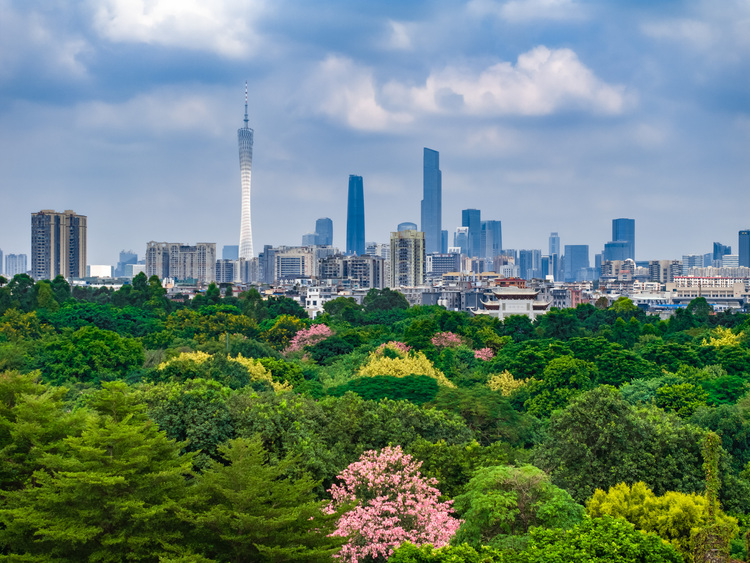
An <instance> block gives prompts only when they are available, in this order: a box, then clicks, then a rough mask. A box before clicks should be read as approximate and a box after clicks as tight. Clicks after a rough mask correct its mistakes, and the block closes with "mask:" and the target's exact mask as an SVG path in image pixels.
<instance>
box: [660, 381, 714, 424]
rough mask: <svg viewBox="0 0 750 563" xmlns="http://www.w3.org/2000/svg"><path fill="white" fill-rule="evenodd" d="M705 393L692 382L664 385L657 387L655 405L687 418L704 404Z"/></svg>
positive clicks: (706, 396)
mask: <svg viewBox="0 0 750 563" xmlns="http://www.w3.org/2000/svg"><path fill="white" fill-rule="evenodd" d="M706 399H708V393H706V392H705V391H704V390H703V389H702V388H701V387H699V386H697V385H693V384H692V383H678V384H676V385H665V386H664V387H661V388H659V389H657V391H656V398H655V401H654V402H655V403H656V406H658V407H661V408H663V409H665V410H670V411H674V412H676V413H677V414H678V415H679V416H681V417H682V418H688V417H689V416H690V415H692V414H693V413H694V412H695V411H696V410H697V409H699V408H700V407H704V406H706Z"/></svg>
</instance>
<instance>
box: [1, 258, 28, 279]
mask: <svg viewBox="0 0 750 563" xmlns="http://www.w3.org/2000/svg"><path fill="white" fill-rule="evenodd" d="M26 270H28V266H27V257H26V255H25V254H8V255H7V256H6V257H5V274H4V275H5V277H7V278H8V279H10V278H12V277H13V276H15V275H16V274H25V273H26Z"/></svg>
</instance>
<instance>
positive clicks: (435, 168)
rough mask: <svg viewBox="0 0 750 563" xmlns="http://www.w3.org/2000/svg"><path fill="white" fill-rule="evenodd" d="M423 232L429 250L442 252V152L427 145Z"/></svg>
mask: <svg viewBox="0 0 750 563" xmlns="http://www.w3.org/2000/svg"><path fill="white" fill-rule="evenodd" d="M421 211H422V218H421V220H422V232H424V234H425V235H424V238H425V248H426V251H427V252H440V251H441V249H442V242H443V234H442V230H443V223H442V221H443V174H442V172H441V171H440V153H439V152H438V151H435V150H432V149H428V148H426V147H425V149H424V153H423V156H422V208H421Z"/></svg>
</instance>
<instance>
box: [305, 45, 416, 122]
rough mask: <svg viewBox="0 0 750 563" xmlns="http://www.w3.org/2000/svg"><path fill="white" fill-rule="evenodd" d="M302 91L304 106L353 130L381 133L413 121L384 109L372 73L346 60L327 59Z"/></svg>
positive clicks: (337, 57)
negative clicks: (391, 127)
mask: <svg viewBox="0 0 750 563" xmlns="http://www.w3.org/2000/svg"><path fill="white" fill-rule="evenodd" d="M300 91H301V92H304V98H303V99H302V104H303V105H310V106H311V107H312V110H313V112H315V113H319V114H323V115H327V116H329V117H333V118H336V119H339V120H342V121H344V122H345V123H347V125H349V126H350V127H352V128H354V129H361V130H368V131H381V130H384V129H387V128H389V127H390V126H393V125H399V124H404V123H407V122H409V121H410V120H411V117H410V116H408V115H407V114H405V113H399V112H389V111H387V110H386V109H384V108H383V107H382V106H381V105H380V103H379V102H378V100H377V92H376V87H375V79H374V77H373V72H372V70H371V69H369V68H367V67H364V66H358V65H357V64H356V63H355V62H354V61H352V60H351V59H349V58H347V57H342V56H338V55H330V56H328V57H327V58H326V59H325V60H324V61H322V62H321V63H320V64H318V65H317V66H316V67H315V69H314V71H313V72H312V73H311V75H310V76H309V78H308V79H307V81H306V83H305V84H304V85H303V87H302V88H301V89H300Z"/></svg>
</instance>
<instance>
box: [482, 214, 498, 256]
mask: <svg viewBox="0 0 750 563" xmlns="http://www.w3.org/2000/svg"><path fill="white" fill-rule="evenodd" d="M482 248H483V252H482V256H483V257H484V258H494V257H495V256H500V255H501V254H502V253H503V227H502V222H500V221H482Z"/></svg>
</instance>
